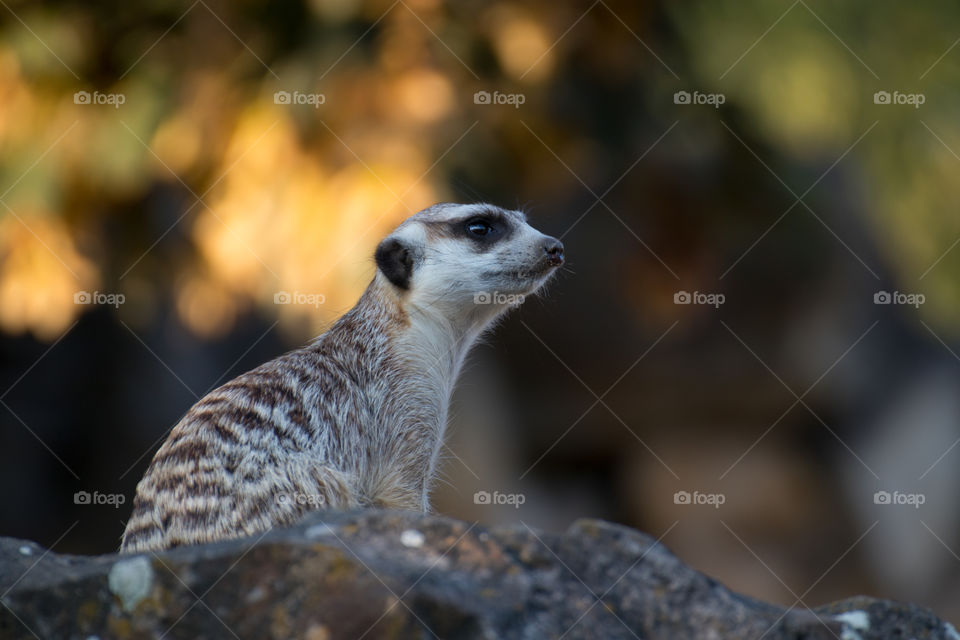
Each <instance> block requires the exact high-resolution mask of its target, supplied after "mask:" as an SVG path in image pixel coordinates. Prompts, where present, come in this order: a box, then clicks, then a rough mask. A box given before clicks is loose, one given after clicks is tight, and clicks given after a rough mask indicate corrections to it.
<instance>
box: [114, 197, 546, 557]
mask: <svg viewBox="0 0 960 640" xmlns="http://www.w3.org/2000/svg"><path fill="white" fill-rule="evenodd" d="M373 259H374V263H375V264H376V274H375V275H374V278H373V281H372V282H371V283H370V285H369V286H368V287H367V289H366V291H364V293H363V295H362V296H361V297H360V300H359V301H358V302H357V304H356V306H354V307H353V308H352V309H351V310H350V311H348V312H347V313H346V314H344V315H343V317H341V318H340V319H339V320H338V321H337V322H336V323H335V324H334V325H333V326H332V327H331V328H330V329H329V330H328V331H327V332H326V333H324V334H322V335H321V336H319V337H317V338H316V339H315V340H313V341H312V342H311V343H309V344H308V345H306V346H304V347H302V348H300V349H296V350H294V351H291V352H289V353H287V354H284V355H282V356H280V357H279V358H276V359H275V360H272V361H270V362H267V363H266V364H263V365H261V366H259V367H257V368H256V369H253V370H252V371H249V372H247V373H245V374H243V375H241V376H239V377H238V378H235V379H234V380H231V381H230V382H228V383H226V384H225V385H223V386H221V387H219V388H217V389H215V390H214V391H212V392H210V393H209V394H207V395H206V396H204V397H203V398H202V399H201V400H200V401H199V402H198V403H197V404H196V405H194V406H193V407H192V408H191V409H190V410H189V411H188V412H187V413H186V415H185V416H184V417H183V419H182V420H180V422H179V423H178V424H177V425H176V426H175V427H174V428H173V430H172V431H171V432H170V435H169V437H168V438H167V440H166V441H165V442H164V444H163V446H161V447H160V450H159V451H158V452H157V454H156V456H155V457H154V458H153V461H152V462H151V464H150V468H149V469H148V470H147V473H146V475H145V476H144V477H143V479H142V480H141V481H140V483H139V484H138V485H137V495H136V497H135V499H134V506H133V515H132V517H131V518H130V521H129V522H128V523H127V528H126V531H125V532H124V536H123V545H122V551H125V552H129V551H145V550H155V549H164V548H168V547H175V546H178V545H184V544H194V543H200V542H210V541H213V540H220V539H223V538H233V537H237V536H241V535H250V534H254V533H258V532H261V531H264V530H267V529H269V528H271V527H275V526H282V525H285V524H290V523H292V522H295V521H296V520H297V519H299V518H300V517H301V516H302V515H303V514H304V513H305V512H307V511H310V510H314V509H323V508H355V507H366V506H372V507H393V508H401V509H416V510H420V511H428V510H429V508H430V500H429V494H430V488H431V485H432V482H433V479H434V476H435V471H436V466H437V461H438V458H439V452H440V448H441V446H442V444H443V432H444V429H445V427H446V421H447V411H448V407H449V403H450V393H451V391H452V390H453V386H454V383H455V381H456V379H457V376H458V375H459V372H460V368H461V366H462V364H463V361H464V359H465V357H466V355H467V352H468V351H469V350H470V347H471V346H472V344H473V343H474V342H475V341H476V339H477V338H478V337H479V336H480V335H481V334H482V333H483V332H484V331H485V330H486V329H488V328H489V327H490V326H492V324H493V322H494V321H495V320H496V319H497V318H498V317H500V316H502V315H503V314H504V313H506V312H507V311H508V310H509V309H511V308H513V307H516V306H518V305H519V304H520V303H522V302H523V300H524V297H525V296H527V295H529V294H531V293H534V292H535V291H537V290H538V289H539V288H540V287H541V286H542V285H543V284H544V283H546V282H547V280H549V278H550V277H551V276H552V275H553V274H554V273H555V272H556V271H557V269H558V268H559V267H560V266H561V265H562V264H563V262H564V254H563V245H562V244H561V243H560V241H559V240H557V239H556V238H553V237H551V236H547V235H545V234H543V233H540V232H539V231H537V230H536V229H534V228H533V227H531V226H530V225H529V224H528V223H527V220H526V217H525V216H524V214H523V213H521V212H519V211H510V210H507V209H501V208H499V207H495V206H492V205H488V204H469V205H463V204H438V205H434V206H432V207H430V208H428V209H424V210H423V211H421V212H419V213H417V214H415V215H413V216H411V217H409V218H407V219H406V220H405V221H404V222H403V223H401V224H400V226H399V227H397V228H396V229H395V230H394V231H393V232H392V233H391V234H390V235H388V236H387V237H386V238H385V239H384V240H383V241H382V242H380V244H379V245H378V246H377V249H376V251H375V253H374V256H373Z"/></svg>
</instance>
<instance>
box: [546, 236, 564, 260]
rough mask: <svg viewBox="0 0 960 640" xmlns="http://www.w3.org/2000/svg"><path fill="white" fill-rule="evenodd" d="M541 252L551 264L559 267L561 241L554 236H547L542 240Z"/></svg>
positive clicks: (561, 257) (561, 254)
mask: <svg viewBox="0 0 960 640" xmlns="http://www.w3.org/2000/svg"><path fill="white" fill-rule="evenodd" d="M543 252H544V253H546V254H547V260H548V261H549V262H550V264H551V265H553V266H555V267H559V266H560V265H562V264H563V243H562V242H560V241H559V240H557V239H556V238H547V239H546V240H544V241H543Z"/></svg>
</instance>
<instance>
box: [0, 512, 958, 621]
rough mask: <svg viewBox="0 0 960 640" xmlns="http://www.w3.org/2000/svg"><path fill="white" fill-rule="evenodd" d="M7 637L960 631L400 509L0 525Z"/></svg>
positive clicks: (631, 543) (529, 533) (600, 531)
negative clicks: (123, 527) (82, 537)
mask: <svg viewBox="0 0 960 640" xmlns="http://www.w3.org/2000/svg"><path fill="white" fill-rule="evenodd" d="M0 593H2V594H3V595H2V597H0V603H2V605H3V606H0V638H4V639H7V638H11V639H13V638H33V637H37V638H43V639H47V638H77V639H79V640H91V639H94V638H96V639H99V640H106V639H108V638H111V639H112V638H157V637H161V636H162V637H167V638H190V639H192V640H193V639H201V638H244V639H247V638H252V639H262V638H284V639H286V638H298V639H305V640H328V639H336V638H350V639H354V640H355V639H359V638H369V639H374V638H444V639H454V638H489V639H501V638H531V639H533V638H559V637H564V638H568V639H574V638H643V639H644V640H648V639H658V638H663V639H670V640H683V639H686V638H698V639H700V638H702V639H705V640H706V639H712V640H713V639H721V638H751V639H757V638H761V637H762V638H764V639H765V640H783V639H787V638H791V639H800V638H804V639H808V640H815V639H820V638H823V639H825V640H826V639H833V640H838V639H839V640H868V639H871V638H876V639H880V638H883V639H887V638H903V639H904V640H906V639H908V638H914V639H916V640H921V639H925V638H929V639H942V640H960V636H958V635H957V632H956V631H955V630H954V628H953V627H952V626H951V625H950V624H949V623H946V622H943V621H941V620H939V619H938V618H937V617H936V616H934V615H933V613H931V612H930V611H928V610H926V609H922V608H919V607H916V606H913V605H907V604H898V603H894V602H886V601H882V600H875V599H872V598H866V597H857V598H851V599H849V600H844V601H842V602H837V603H834V604H831V605H827V606H825V607H819V608H817V609H815V610H807V609H794V610H785V609H783V608H781V607H776V606H773V605H770V604H765V603H763V602H759V601H757V600H753V599H751V598H747V597H745V596H742V595H739V594H736V593H734V592H732V591H730V590H729V589H727V588H725V587H724V586H723V585H721V584H720V583H718V582H716V581H715V580H712V579H710V578H708V577H707V576H705V575H703V574H700V573H698V572H696V571H694V570H693V569H691V568H689V567H687V566H686V565H684V564H683V563H682V562H681V561H680V560H679V559H678V558H677V557H676V556H674V555H673V554H672V553H670V552H669V551H668V550H667V549H666V548H665V547H664V546H663V545H661V544H658V543H657V542H656V541H655V540H654V539H652V538H650V537H649V536H647V535H644V534H642V533H639V532H637V531H634V530H632V529H629V528H626V527H622V526H618V525H614V524H609V523H606V522H600V521H596V520H582V521H578V522H576V523H574V524H573V526H571V527H570V529H569V530H568V531H567V532H566V533H565V534H563V535H550V534H545V533H540V532H536V531H534V530H532V529H530V528H528V527H527V526H525V525H524V524H522V523H521V524H519V525H514V526H510V527H500V528H493V529H485V528H483V527H481V526H479V525H471V524H468V523H464V522H460V521H457V520H452V519H449V518H441V517H435V516H424V515H421V514H415V513H405V512H392V511H351V512H318V513H315V514H312V515H311V516H309V517H308V518H307V519H305V520H304V521H303V522H302V523H301V524H299V525H297V526H295V527H291V528H288V529H281V530H275V531H271V532H269V533H267V534H265V535H263V536H255V537H253V538H245V539H241V540H232V541H227V542H220V543H216V544H208V545H200V546H196V547H186V548H181V549H174V550H172V551H166V552H163V553H158V554H131V555H106V556H99V557H78V556H68V555H57V554H55V553H49V552H46V551H44V550H43V549H42V548H40V547H38V546H37V545H35V544H33V543H27V542H24V541H22V540H14V539H10V538H3V539H0Z"/></svg>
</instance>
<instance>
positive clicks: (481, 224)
mask: <svg viewBox="0 0 960 640" xmlns="http://www.w3.org/2000/svg"><path fill="white" fill-rule="evenodd" d="M491 231H493V226H492V225H491V224H490V223H489V222H487V221H486V220H483V219H481V218H477V219H475V220H471V221H470V222H468V223H467V232H468V233H470V234H471V235H475V236H478V237H481V238H482V237H484V236H486V235H487V234H489V233H490V232H491Z"/></svg>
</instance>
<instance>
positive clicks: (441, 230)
mask: <svg viewBox="0 0 960 640" xmlns="http://www.w3.org/2000/svg"><path fill="white" fill-rule="evenodd" d="M423 224H424V226H425V227H426V229H427V234H428V236H429V237H433V238H451V239H455V240H460V241H462V242H463V243H464V245H465V246H468V247H473V249H474V251H477V252H481V253H482V252H484V251H487V250H489V249H490V248H492V247H494V246H495V245H497V244H499V243H500V242H501V241H503V240H506V239H507V238H509V237H510V236H512V235H513V233H514V232H515V231H516V222H515V221H514V220H513V219H512V218H510V217H509V216H507V215H506V214H504V212H503V211H501V210H499V209H496V208H491V209H480V210H479V211H475V212H473V213H471V214H470V215H466V216H463V217H460V218H456V219H453V220H436V221H429V222H424V223H423Z"/></svg>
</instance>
